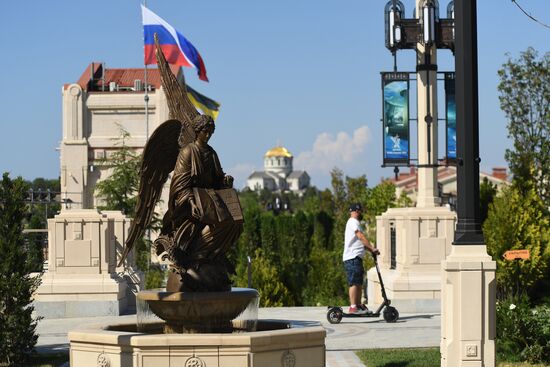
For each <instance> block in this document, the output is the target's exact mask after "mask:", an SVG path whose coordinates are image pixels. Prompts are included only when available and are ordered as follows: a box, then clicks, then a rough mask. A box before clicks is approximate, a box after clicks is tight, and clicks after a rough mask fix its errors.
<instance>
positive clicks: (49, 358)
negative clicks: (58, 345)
mask: <svg viewBox="0 0 550 367" xmlns="http://www.w3.org/2000/svg"><path fill="white" fill-rule="evenodd" d="M68 361H69V353H41V354H34V355H32V356H31V359H30V361H29V364H28V367H57V366H60V365H62V364H63V363H65V362H68Z"/></svg>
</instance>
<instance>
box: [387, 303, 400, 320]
mask: <svg viewBox="0 0 550 367" xmlns="http://www.w3.org/2000/svg"><path fill="white" fill-rule="evenodd" d="M397 319H399V312H398V311H397V309H396V308H395V307H392V306H388V307H386V308H385V309H384V320H386V322H396V321H397Z"/></svg>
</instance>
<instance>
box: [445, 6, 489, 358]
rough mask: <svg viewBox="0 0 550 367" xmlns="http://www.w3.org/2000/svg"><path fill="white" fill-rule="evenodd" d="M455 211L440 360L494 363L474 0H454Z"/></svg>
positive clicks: (446, 274) (451, 11)
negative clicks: (481, 209)
mask: <svg viewBox="0 0 550 367" xmlns="http://www.w3.org/2000/svg"><path fill="white" fill-rule="evenodd" d="M448 13H449V14H453V15H454V24H455V28H454V34H455V45H456V49H455V69H456V81H455V83H456V84H455V85H456V156H457V159H456V162H457V214H458V222H457V225H456V230H455V240H454V242H453V246H452V250H451V254H450V255H449V256H448V257H447V258H446V259H445V261H443V263H442V270H443V279H442V294H441V299H442V304H441V306H442V307H441V308H442V310H441V366H443V367H451V366H461V367H462V366H473V365H476V366H485V367H492V366H494V365H495V337H496V320H495V318H496V311H495V302H496V299H495V298H496V284H495V272H496V263H495V262H494V261H493V260H492V259H491V257H490V256H489V255H488V254H487V247H486V246H485V244H484V240H483V232H482V230H481V220H480V213H479V163H480V161H481V160H480V158H479V133H478V126H479V104H478V70H477V25H476V22H477V20H476V18H477V15H476V0H457V1H456V2H455V5H454V7H453V8H452V9H450V8H449V9H448Z"/></svg>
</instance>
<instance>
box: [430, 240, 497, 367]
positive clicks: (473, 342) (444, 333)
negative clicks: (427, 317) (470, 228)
mask: <svg viewBox="0 0 550 367" xmlns="http://www.w3.org/2000/svg"><path fill="white" fill-rule="evenodd" d="M495 270H496V263H495V262H494V261H493V260H492V259H491V257H490V256H489V255H487V250H486V246H484V245H481V246H480V245H469V246H464V245H463V246H456V245H455V246H452V250H451V254H450V255H449V256H448V257H447V259H446V260H445V261H444V262H443V264H442V278H443V282H442V283H443V284H442V287H443V288H442V305H441V306H442V307H441V311H442V314H441V346H440V349H441V366H442V367H455V366H457V367H458V366H461V367H476V366H478V367H491V366H494V365H495V337H496V335H495V333H496V314H495V308H494V305H495V302H496V299H495V297H496V280H495Z"/></svg>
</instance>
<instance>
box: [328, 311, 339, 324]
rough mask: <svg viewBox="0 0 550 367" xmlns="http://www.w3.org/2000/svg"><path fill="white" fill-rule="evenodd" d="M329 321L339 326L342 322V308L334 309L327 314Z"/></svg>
mask: <svg viewBox="0 0 550 367" xmlns="http://www.w3.org/2000/svg"><path fill="white" fill-rule="evenodd" d="M327 320H328V322H330V323H331V324H339V323H340V321H342V310H341V309H340V307H332V308H331V309H330V310H328V312H327Z"/></svg>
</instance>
